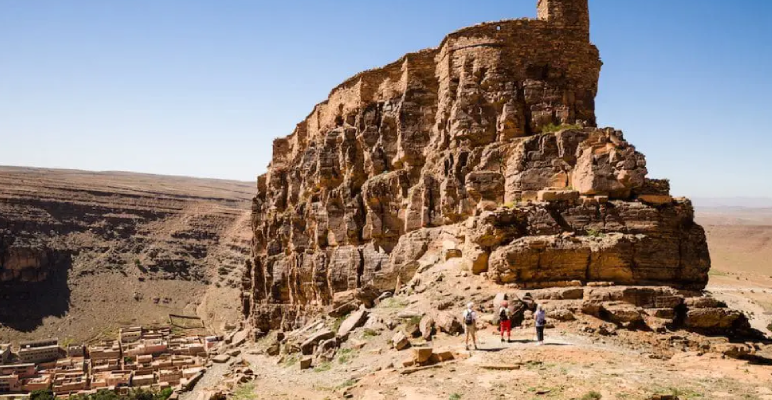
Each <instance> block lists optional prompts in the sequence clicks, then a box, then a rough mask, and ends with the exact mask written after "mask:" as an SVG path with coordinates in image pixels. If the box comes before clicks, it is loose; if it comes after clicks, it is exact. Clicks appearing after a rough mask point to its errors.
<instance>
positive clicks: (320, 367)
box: [314, 362, 332, 372]
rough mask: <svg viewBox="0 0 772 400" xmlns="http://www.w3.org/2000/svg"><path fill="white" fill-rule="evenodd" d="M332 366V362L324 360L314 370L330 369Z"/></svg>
mask: <svg viewBox="0 0 772 400" xmlns="http://www.w3.org/2000/svg"><path fill="white" fill-rule="evenodd" d="M330 368H332V364H330V363H329V362H323V363H321V364H319V365H317V366H316V368H314V372H324V371H329V370H330Z"/></svg>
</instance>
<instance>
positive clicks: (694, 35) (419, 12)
mask: <svg viewBox="0 0 772 400" xmlns="http://www.w3.org/2000/svg"><path fill="white" fill-rule="evenodd" d="M396 1H397V3H398V4H393V3H390V4H380V3H356V2H341V3H345V4H340V3H332V4H327V3H325V4H320V3H317V2H312V1H310V0H292V1H288V2H284V3H281V4H274V5H273V6H272V7H267V6H265V5H262V4H259V3H257V2H250V1H246V0H234V1H232V2H229V3H227V4H223V3H210V2H200V3H190V2H184V1H181V0H169V1H167V2H162V3H161V2H152V1H150V0H138V1H136V2H125V3H124V2H109V3H108V2H101V1H97V0H84V1H83V2H78V3H77V4H76V5H71V4H63V3H59V2H53V1H44V3H45V6H43V7H41V6H40V4H39V3H37V4H32V3H30V2H3V3H0V37H3V38H12V39H13V40H5V41H2V40H0V52H2V53H3V54H4V61H3V63H0V75H2V76H3V77H4V78H5V79H3V80H1V81H0V92H2V93H4V94H6V95H5V96H2V97H0V143H2V146H0V163H1V164H12V165H22V166H23V165H27V166H30V167H34V168H57V169H76V170H84V171H94V172H97V171H116V172H118V171H126V172H134V173H143V174H154V175H166V176H180V177H192V178H205V179H221V180H231V181H238V182H253V181H254V180H255V178H256V177H257V176H258V175H260V174H262V173H264V172H265V171H266V167H267V165H268V164H269V162H270V156H271V147H272V141H273V139H275V138H279V137H284V136H286V135H289V134H290V133H291V132H292V129H293V128H294V127H295V125H296V124H297V123H298V122H300V121H301V120H302V119H303V118H304V117H305V116H306V115H308V113H309V112H310V111H311V109H312V108H313V106H314V105H315V104H317V103H319V102H320V101H323V100H324V99H325V97H326V96H327V94H328V93H329V91H330V90H331V89H332V88H333V87H335V86H336V85H338V84H339V83H341V82H343V81H344V80H345V79H347V78H349V77H351V76H353V75H355V74H356V73H358V72H360V71H363V70H367V69H370V68H373V67H377V66H381V65H385V64H388V63H390V62H393V61H395V60H397V59H398V58H399V57H400V56H402V55H403V54H405V53H409V52H413V51H418V50H420V49H425V48H430V47H436V46H437V45H438V44H439V43H440V41H441V40H442V38H443V37H444V36H445V35H447V34H448V33H450V32H452V31H455V30H457V29H460V28H462V27H465V26H470V25H475V24H477V23H480V22H483V21H495V20H502V19H516V18H521V17H530V18H533V17H534V16H535V13H536V0H532V1H525V2H512V1H508V0H490V1H489V2H486V3H484V4H479V3H477V4H472V3H469V2H463V1H461V0H447V1H444V2H442V3H437V2H430V1H427V2H421V3H419V4H414V2H408V1H406V0H396ZM400 2H402V3H400ZM749 3H750V4H749ZM439 4H441V6H439ZM590 7H591V27H592V32H591V38H592V41H593V43H595V44H596V45H597V46H598V48H599V49H600V54H601V58H602V60H603V62H604V66H603V69H602V70H601V79H600V89H599V92H598V96H597V98H596V114H597V117H598V122H599V123H598V125H599V126H601V127H605V126H611V127H615V128H616V129H620V130H622V131H624V132H625V137H626V139H627V140H628V141H629V142H630V143H631V144H633V145H635V146H636V148H637V150H638V151H640V152H641V153H643V154H644V155H646V157H647V160H648V169H649V176H650V177H651V178H669V179H670V180H671V186H672V192H673V194H674V195H675V196H687V197H694V198H700V197H717V196H721V195H724V194H727V193H730V194H738V195H745V196H759V197H764V198H769V197H772V180H770V179H767V177H766V175H767V174H766V173H764V171H769V170H770V167H769V165H768V162H767V151H768V150H769V149H771V148H772V132H770V129H772V128H770V127H772V113H770V112H769V110H767V108H768V107H767V105H768V104H769V101H768V100H767V98H768V93H769V92H770V91H772V77H771V76H770V75H769V74H768V71H770V70H772V33H770V32H769V30H768V28H767V27H768V26H772V2H767V1H762V0H748V2H746V3H745V4H744V6H743V7H738V6H737V5H736V4H729V3H727V2H722V1H719V0H706V1H697V0H687V1H685V2H679V3H675V4H674V3H671V2H667V1H665V0H652V1H647V2H634V3H632V2H618V1H614V0H592V1H591V2H590ZM748 9H753V10H754V12H753V13H748V12H747V11H746V10H748ZM406 10H407V11H409V12H405V11H406ZM373 15H377V16H378V18H372V16H373ZM330 21H346V23H345V24H336V23H330ZM395 26H399V27H400V28H399V29H393V28H394V27H395ZM717 26H719V27H720V29H716V27H717ZM351 32H356V34H355V35H352V34H351ZM383 32H388V33H389V34H388V35H384V34H383Z"/></svg>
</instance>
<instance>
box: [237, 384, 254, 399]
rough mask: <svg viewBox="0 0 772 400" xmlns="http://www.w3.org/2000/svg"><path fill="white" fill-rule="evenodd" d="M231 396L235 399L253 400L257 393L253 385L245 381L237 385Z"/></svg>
mask: <svg viewBox="0 0 772 400" xmlns="http://www.w3.org/2000/svg"><path fill="white" fill-rule="evenodd" d="M233 398H234V399H236V400H254V399H257V394H255V385H253V384H251V383H246V384H243V385H239V386H238V387H237V388H236V390H235V391H234V392H233Z"/></svg>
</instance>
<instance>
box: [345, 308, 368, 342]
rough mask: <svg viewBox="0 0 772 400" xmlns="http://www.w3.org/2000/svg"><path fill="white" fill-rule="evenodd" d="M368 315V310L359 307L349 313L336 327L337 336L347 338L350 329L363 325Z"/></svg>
mask: <svg viewBox="0 0 772 400" xmlns="http://www.w3.org/2000/svg"><path fill="white" fill-rule="evenodd" d="M368 315H369V312H368V311H367V310H365V309H360V310H358V311H356V312H354V313H353V314H351V315H349V317H348V318H346V319H345V320H344V321H343V322H342V323H341V324H340V327H339V328H338V337H339V338H347V337H348V334H349V333H351V331H352V330H354V329H356V328H359V327H361V326H363V325H364V324H365V323H366V322H367V317H368Z"/></svg>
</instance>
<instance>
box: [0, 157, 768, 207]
mask: <svg viewBox="0 0 772 400" xmlns="http://www.w3.org/2000/svg"><path fill="white" fill-rule="evenodd" d="M4 168H10V169H35V170H56V171H71V172H84V173H94V174H111V173H113V174H135V175H145V176H158V177H167V178H188V179H201V180H214V181H223V182H238V183H244V184H255V183H256V181H257V177H255V180H254V181H245V180H238V179H223V178H210V177H203V176H192V175H169V174H158V173H151V172H137V171H115V170H113V171H102V170H86V169H78V168H49V167H34V166H24V165H1V164H0V170H2V169H4ZM676 197H678V196H676ZM684 197H687V198H688V199H689V200H691V201H692V204H694V206H695V208H703V209H714V208H739V209H771V210H772V197H764V196H758V197H757V196H734V197H702V196H694V197H692V196H684Z"/></svg>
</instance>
